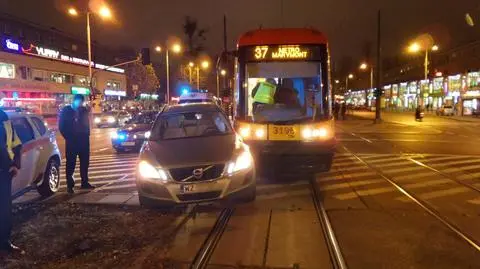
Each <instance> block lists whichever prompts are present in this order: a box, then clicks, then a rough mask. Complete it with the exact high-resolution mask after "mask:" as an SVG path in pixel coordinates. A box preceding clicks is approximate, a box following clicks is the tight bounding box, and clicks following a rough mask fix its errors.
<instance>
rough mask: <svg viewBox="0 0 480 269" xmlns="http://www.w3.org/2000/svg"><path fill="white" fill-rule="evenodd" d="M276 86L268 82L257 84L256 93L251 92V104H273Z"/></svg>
mask: <svg viewBox="0 0 480 269" xmlns="http://www.w3.org/2000/svg"><path fill="white" fill-rule="evenodd" d="M276 90H277V86H276V85H275V84H272V83H270V82H267V81H264V82H259V83H258V85H257V89H256V91H254V92H253V102H256V103H262V104H270V105H271V104H273V103H275V100H274V96H275V91H276Z"/></svg>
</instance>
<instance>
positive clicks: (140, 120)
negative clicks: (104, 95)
mask: <svg viewBox="0 0 480 269" xmlns="http://www.w3.org/2000/svg"><path fill="white" fill-rule="evenodd" d="M156 116H157V113H156V112H143V113H142V112H141V113H138V114H137V115H135V116H133V118H132V119H130V120H128V121H127V123H129V124H151V123H153V121H154V120H155V117H156Z"/></svg>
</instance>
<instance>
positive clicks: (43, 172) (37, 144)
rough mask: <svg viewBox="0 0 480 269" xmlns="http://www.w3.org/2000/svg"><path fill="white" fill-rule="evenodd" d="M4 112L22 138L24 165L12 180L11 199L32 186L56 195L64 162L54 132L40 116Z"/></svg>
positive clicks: (44, 194)
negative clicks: (61, 166) (61, 165)
mask: <svg viewBox="0 0 480 269" xmlns="http://www.w3.org/2000/svg"><path fill="white" fill-rule="evenodd" d="M5 112H6V113H7V115H8V117H9V119H10V121H11V122H12V124H13V128H14V129H15V132H16V134H17V136H18V137H19V138H20V140H21V141H22V167H21V169H20V170H19V171H18V175H17V176H16V177H15V179H14V180H13V181H12V198H16V197H18V196H21V195H22V194H23V193H25V192H26V191H29V190H31V189H33V188H35V189H37V191H38V193H39V194H40V195H42V196H45V197H46V196H50V195H52V194H54V193H55V192H57V191H58V188H59V185H60V163H61V156H60V150H59V148H58V145H57V140H56V136H55V132H54V131H52V130H49V129H48V128H47V124H46V123H45V121H44V120H43V118H42V117H40V116H38V115H35V114H30V113H19V112H11V111H8V110H7V111H5Z"/></svg>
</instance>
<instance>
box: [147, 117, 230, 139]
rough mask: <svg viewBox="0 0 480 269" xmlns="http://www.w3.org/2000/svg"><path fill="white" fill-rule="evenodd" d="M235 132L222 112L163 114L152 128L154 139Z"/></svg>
mask: <svg viewBox="0 0 480 269" xmlns="http://www.w3.org/2000/svg"><path fill="white" fill-rule="evenodd" d="M231 133H233V131H232V127H231V126H230V123H229V122H228V120H227V119H226V118H225V116H224V115H223V114H222V113H221V112H217V111H208V112H200V111H199V112H185V113H175V114H166V115H161V116H160V117H158V118H157V120H156V122H155V125H154V127H153V130H152V134H151V138H152V140H169V139H180V138H192V137H206V136H216V135H226V134H231Z"/></svg>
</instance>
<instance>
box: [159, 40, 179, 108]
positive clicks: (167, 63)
mask: <svg viewBox="0 0 480 269" xmlns="http://www.w3.org/2000/svg"><path fill="white" fill-rule="evenodd" d="M170 50H171V51H172V52H173V53H175V54H178V53H180V52H182V45H180V44H179V43H174V44H172V45H171V47H170V48H169V47H167V49H166V50H165V67H166V68H165V69H166V71H167V104H169V103H170V60H169V51H170ZM155 51H157V52H161V51H162V47H160V46H156V47H155Z"/></svg>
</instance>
